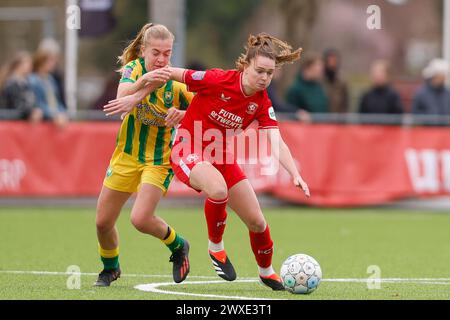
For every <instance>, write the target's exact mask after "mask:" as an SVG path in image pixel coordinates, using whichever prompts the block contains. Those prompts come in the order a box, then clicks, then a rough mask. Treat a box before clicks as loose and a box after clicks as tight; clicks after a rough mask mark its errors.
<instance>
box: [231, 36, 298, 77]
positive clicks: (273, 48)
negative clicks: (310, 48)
mask: <svg viewBox="0 0 450 320" xmlns="http://www.w3.org/2000/svg"><path fill="white" fill-rule="evenodd" d="M302 51H303V49H302V48H299V49H297V50H295V51H292V47H291V46H290V45H289V44H287V43H286V42H284V41H282V40H280V39H277V38H275V37H273V36H271V35H269V34H267V33H260V34H258V35H257V36H254V35H250V36H249V38H248V40H247V46H245V53H243V54H242V55H241V56H240V57H239V59H238V60H237V61H236V68H237V69H238V70H239V71H243V70H244V67H245V66H246V65H248V64H249V63H250V61H251V60H252V59H253V58H255V57H257V56H263V57H267V58H270V59H273V60H275V64H276V66H277V67H281V66H283V65H284V64H286V63H293V62H294V61H297V60H299V59H300V56H301V54H302Z"/></svg>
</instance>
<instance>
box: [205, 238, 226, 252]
mask: <svg viewBox="0 0 450 320" xmlns="http://www.w3.org/2000/svg"><path fill="white" fill-rule="evenodd" d="M208 250H209V251H212V252H220V251H222V250H225V245H224V243H223V240H222V241H220V242H219V243H214V242H211V240H208Z"/></svg>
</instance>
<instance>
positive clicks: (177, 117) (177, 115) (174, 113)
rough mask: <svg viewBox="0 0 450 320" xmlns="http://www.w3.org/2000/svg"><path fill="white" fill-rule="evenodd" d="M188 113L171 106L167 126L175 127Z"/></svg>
mask: <svg viewBox="0 0 450 320" xmlns="http://www.w3.org/2000/svg"><path fill="white" fill-rule="evenodd" d="M185 114H186V111H180V110H178V109H176V108H170V109H169V110H168V111H167V117H166V126H168V127H169V128H170V127H175V126H176V125H177V124H179V123H180V122H181V120H183V118H184V115H185Z"/></svg>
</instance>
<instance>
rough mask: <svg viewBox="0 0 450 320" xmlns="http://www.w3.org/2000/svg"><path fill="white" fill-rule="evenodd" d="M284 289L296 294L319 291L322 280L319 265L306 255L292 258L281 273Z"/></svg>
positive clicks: (297, 255) (285, 263)
mask: <svg viewBox="0 0 450 320" xmlns="http://www.w3.org/2000/svg"><path fill="white" fill-rule="evenodd" d="M280 277H281V280H282V281H283V285H284V288H285V289H286V291H289V292H291V293H294V294H308V293H311V292H313V291H314V290H316V289H317V287H318V286H319V284H320V281H321V280H322V269H321V268H320V265H319V263H318V262H317V261H316V260H315V259H314V258H313V257H310V256H308V255H306V254H296V255H293V256H290V257H289V258H287V259H286V261H284V262H283V265H282V266H281V272H280Z"/></svg>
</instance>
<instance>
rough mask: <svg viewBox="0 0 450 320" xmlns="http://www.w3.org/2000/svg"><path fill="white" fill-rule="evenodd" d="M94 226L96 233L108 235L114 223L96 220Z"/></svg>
mask: <svg viewBox="0 0 450 320" xmlns="http://www.w3.org/2000/svg"><path fill="white" fill-rule="evenodd" d="M95 225H96V228H97V232H98V233H108V232H110V231H111V230H112V229H113V228H114V223H113V222H111V221H109V220H108V219H97V220H96V221H95Z"/></svg>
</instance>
